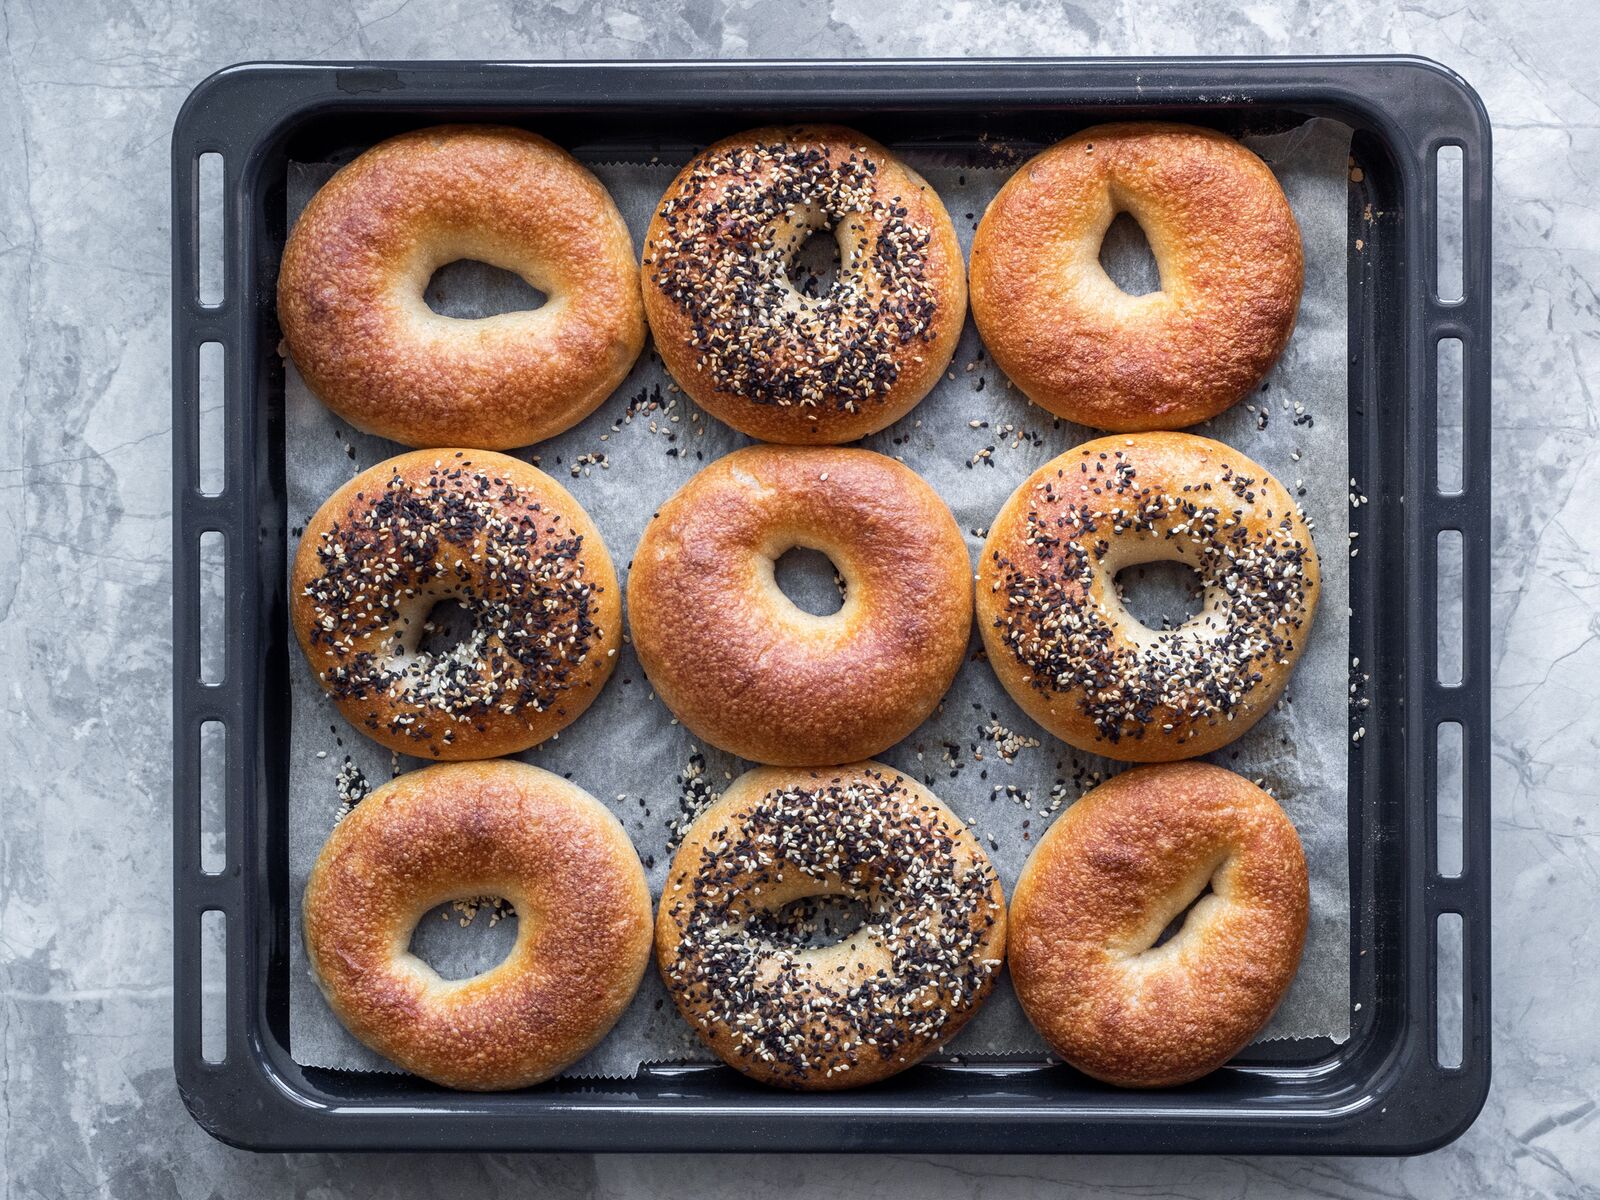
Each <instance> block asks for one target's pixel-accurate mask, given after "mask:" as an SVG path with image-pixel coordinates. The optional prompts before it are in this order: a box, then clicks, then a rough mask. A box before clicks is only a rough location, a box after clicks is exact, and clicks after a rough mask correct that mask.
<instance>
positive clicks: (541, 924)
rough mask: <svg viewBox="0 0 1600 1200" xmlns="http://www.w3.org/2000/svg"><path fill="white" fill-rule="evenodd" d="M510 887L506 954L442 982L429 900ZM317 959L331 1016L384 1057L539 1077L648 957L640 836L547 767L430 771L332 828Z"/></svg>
mask: <svg viewBox="0 0 1600 1200" xmlns="http://www.w3.org/2000/svg"><path fill="white" fill-rule="evenodd" d="M480 895H494V896H502V897H504V898H505V899H507V900H509V901H510V902H511V904H512V905H513V907H514V908H515V910H516V913H517V917H518V923H517V940H516V944H515V945H514V946H513V947H512V949H511V953H510V954H509V955H508V956H507V957H506V959H505V961H504V962H502V963H500V964H499V965H498V966H495V967H492V968H490V969H489V970H487V971H485V972H483V973H482V974H481V975H476V976H474V977H472V978H471V979H461V980H447V979H442V978H440V976H439V975H438V974H437V973H436V972H435V971H434V970H433V968H432V967H430V966H428V964H427V963H425V962H423V961H422V960H421V959H420V958H417V957H416V956H415V955H413V954H412V953H410V952H409V951H408V950H407V948H406V947H407V943H408V942H409V940H410V937H411V933H412V930H414V929H415V928H416V925H417V922H418V920H420V919H421V917H422V915H423V914H424V913H426V912H427V911H428V910H429V909H431V908H433V907H434V906H436V905H439V904H443V903H445V902H447V901H450V900H457V899H465V898H470V897H475V896H480ZM301 911H302V920H303V924H304V930H305V942H306V954H307V956H308V957H309V959H310V961H311V968H312V973H313V974H314V976H315V977H316V980H317V983H318V985H319V986H320V987H321V989H322V992H323V994H324V995H325V996H326V997H327V1000H328V1004H329V1006H330V1007H331V1008H332V1009H333V1011H334V1014H335V1015H336V1016H337V1017H338V1018H339V1020H340V1021H342V1022H343V1023H344V1025H345V1027H346V1028H347V1029H349V1030H350V1032H351V1033H352V1034H354V1035H355V1036H356V1037H357V1038H359V1039H360V1040H361V1041H362V1042H364V1043H365V1044H366V1045H368V1046H370V1047H371V1048H372V1049H374V1050H376V1051H377V1052H378V1053H379V1054H382V1055H383V1056H384V1057H385V1058H388V1059H391V1060H392V1061H394V1062H395V1063H398V1064H399V1065H400V1066H402V1067H404V1068H405V1069H406V1070H408V1071H411V1072H413V1073H415V1074H417V1075H421V1076H422V1077H423V1078H425V1079H430V1080H432V1081H433V1082H435V1083H439V1084H443V1085H444V1086H446V1087H453V1088H464V1089H468V1090H472V1091H491V1090H500V1089H505V1088H517V1087H526V1086H528V1085H530V1084H534V1083H538V1082H540V1081H541V1080H545V1079H549V1078H550V1077H551V1076H553V1075H556V1074H559V1073H560V1072H561V1071H563V1070H565V1069H566V1068H567V1067H568V1066H570V1065H571V1064H572V1063H574V1062H576V1061H577V1060H578V1059H580V1058H582V1057H583V1056H584V1055H585V1054H586V1053H588V1052H589V1050H590V1049H591V1048H593V1047H594V1045H595V1044H596V1043H598V1042H599V1041H600V1039H601V1038H602V1037H604V1036H605V1034H606V1032H607V1031H608V1030H609V1029H610V1028H611V1027H612V1025H614V1024H615V1023H616V1020H617V1018H618V1017H620V1016H621V1015H622V1012H623V1010H624V1009H626V1008H627V1007H628V1002H629V1001H630V1000H632V999H633V995H634V992H636V991H637V990H638V987H639V982H640V980H641V979H642V978H643V977H644V970H645V967H646V965H647V964H648V963H649V961H650V924H651V922H650V890H649V887H648V886H647V885H646V883H645V877H644V868H643V867H642V866H641V865H640V863H639V856H638V854H637V853H635V851H634V848H633V844H632V843H631V842H630V841H629V840H628V835H627V834H626V833H625V832H623V829H622V826H621V825H620V824H619V823H618V821H617V819H616V818H615V817H614V816H612V815H611V814H610V813H609V812H608V811H606V809H605V807H604V806H603V805H601V804H600V802H599V801H598V800H596V799H595V798H594V797H593V796H591V795H589V794H588V793H587V792H585V791H584V790H583V789H582V788H579V787H577V786H575V785H573V784H571V783H568V782H567V781H565V780H564V779H562V778H560V777H559V776H556V775H552V774H550V772H548V771H541V770H539V769H538V768H537V767H530V766H526V765H524V764H522V763H515V762H474V763H453V764H449V765H441V766H432V767H426V768H424V769H422V770H420V771H412V772H410V773H409V774H406V775H402V776H400V777H399V778H398V779H395V780H393V781H391V782H390V783H387V784H385V785H384V786H383V787H381V788H379V789H377V790H376V791H375V792H373V793H372V794H371V795H370V796H368V797H367V798H366V799H364V800H362V801H361V803H359V804H358V805H356V807H355V808H354V809H352V810H351V811H350V813H349V815H348V816H346V817H345V818H344V820H342V821H340V822H339V824H338V825H336V826H335V827H334V830H333V833H332V835H331V836H330V837H329V838H328V841H327V844H326V845H325V846H324V847H323V848H322V853H321V854H320V855H319V856H318V858H317V862H316V865H315V866H314V867H313V868H312V871H311V877H310V879H309V881H308V882H307V883H306V891H305V900H304V903H303V906H302V910H301Z"/></svg>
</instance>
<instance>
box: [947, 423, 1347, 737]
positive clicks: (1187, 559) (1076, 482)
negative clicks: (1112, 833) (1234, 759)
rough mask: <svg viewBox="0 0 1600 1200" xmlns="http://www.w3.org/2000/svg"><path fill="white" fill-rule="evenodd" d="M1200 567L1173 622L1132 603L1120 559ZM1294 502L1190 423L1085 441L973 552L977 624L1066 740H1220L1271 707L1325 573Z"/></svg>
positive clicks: (1040, 478)
mask: <svg viewBox="0 0 1600 1200" xmlns="http://www.w3.org/2000/svg"><path fill="white" fill-rule="evenodd" d="M1163 559H1170V560H1176V561H1178V562H1181V563H1185V564H1187V565H1188V566H1190V567H1192V568H1193V569H1194V570H1195V572H1196V573H1197V574H1198V575H1199V577H1200V583H1201V585H1202V587H1203V588H1204V590H1205V599H1204V601H1203V604H1202V607H1201V611H1200V613H1199V615H1198V616H1196V617H1194V618H1193V619H1191V620H1189V621H1187V622H1186V623H1184V624H1182V625H1180V626H1178V627H1177V628H1176V629H1162V630H1156V629H1150V628H1148V627H1146V626H1145V625H1143V624H1141V623H1140V622H1139V621H1138V620H1136V619H1135V618H1134V617H1133V616H1132V615H1130V614H1129V613H1128V611H1127V609H1126V608H1125V607H1124V606H1123V603H1122V599H1121V597H1120V596H1119V595H1118V593H1117V588H1116V584H1115V579H1116V574H1117V572H1118V571H1119V570H1121V569H1122V568H1123V567H1127V566H1133V565H1136V564H1139V563H1145V562H1153V561H1158V560H1163ZM1320 578H1321V577H1320V574H1319V570H1318V562H1317V551H1316V547H1315V546H1314V545H1313V543H1312V540H1311V531H1310V529H1309V527H1308V526H1307V524H1306V521H1305V518H1304V516H1303V515H1302V513H1301V512H1300V508H1299V506H1298V505H1297V504H1296V503H1295V502H1294V500H1293V499H1292V498H1291V497H1290V495H1289V493H1288V492H1287V491H1285V490H1284V488H1283V486H1282V485H1281V484H1280V483H1279V482H1278V481H1277V480H1276V479H1274V478H1272V476H1271V475H1269V474H1268V473H1267V471H1266V470H1265V469H1264V468H1263V467H1261V466H1260V465H1258V464H1257V463H1254V462H1252V461H1251V460H1250V459H1249V458H1247V457H1245V456H1244V455H1243V454H1240V453H1239V452H1238V451H1237V450H1234V449H1233V448H1231V447H1229V446H1225V445H1223V444H1222V443H1221V442H1214V441H1211V440H1209V439H1207V438H1201V437H1195V436H1193V435H1192V434H1186V433H1144V434H1131V435H1128V436H1124V437H1108V438H1100V439H1098V440H1096V441H1091V442H1085V443H1084V444H1083V445H1081V446H1078V447H1076V448H1075V449H1072V450H1069V451H1067V452H1066V453H1065V454H1063V455H1061V456H1059V457H1058V458H1055V459H1053V460H1051V461H1050V462H1048V463H1046V464H1045V465H1044V466H1043V467H1041V468H1040V469H1039V470H1037V471H1035V472H1034V473H1033V475H1031V476H1030V477H1029V478H1028V479H1027V480H1026V481H1025V482H1024V483H1023V484H1022V486H1021V487H1019V488H1018V489H1017V490H1016V491H1015V492H1014V493H1012V496H1011V498H1010V499H1009V500H1007V501H1006V504H1005V507H1004V508H1002V509H1001V510H1000V515H999V516H998V517H996V518H995V521H994V524H993V525H992V526H991V527H990V530H989V536H988V539H987V540H986V541H985V542H984V547H983V554H982V557H981V558H980V559H979V563H978V599H977V608H978V628H979V629H980V630H981V631H982V634H983V641H984V646H985V648H986V650H987V652H988V659H989V664H990V666H992V667H993V668H994V672H995V674H996V675H997V676H998V677H999V679H1000V682H1001V683H1002V684H1004V685H1005V688H1006V691H1008V692H1010V693H1011V696H1012V698H1013V699H1014V700H1016V702H1017V703H1018V704H1019V705H1021V706H1022V708H1023V709H1024V710H1025V711H1026V712H1027V713H1028V715H1029V716H1031V717H1032V718H1033V719H1034V720H1035V721H1038V722H1039V724H1041V725H1043V726H1044V727H1045V728H1046V729H1048V730H1049V731H1050V732H1051V733H1053V734H1055V735H1056V736H1057V737H1059V738H1061V739H1062V740H1063V741H1065V742H1068V743H1070V744H1072V745H1073V746H1076V747H1078V749H1080V750H1087V751H1090V752H1092V753H1095V754H1104V755H1107V756H1109V757H1111V758H1120V759H1124V760H1126V761H1130V762H1165V761H1169V760H1171V759H1178V758H1192V757H1195V756H1197V755H1201V754H1208V753H1210V752H1211V751H1213V750H1215V749H1217V748H1218V747H1220V746H1225V745H1227V744H1228V743H1229V742H1231V741H1233V740H1234V739H1235V738H1237V737H1238V736H1240V735H1241V734H1242V733H1244V732H1245V730H1247V729H1249V728H1250V727H1251V726H1252V725H1254V724H1255V723H1256V721H1258V720H1260V719H1261V717H1262V716H1263V715H1264V714H1266V713H1267V712H1268V711H1269V710H1270V709H1271V707H1272V705H1273V703H1274V702H1275V701H1276V700H1277V699H1278V697H1279V696H1280V695H1281V694H1282V693H1283V689H1284V686H1285V685H1286V684H1287V683H1288V681H1289V676H1290V674H1291V673H1292V672H1293V670H1294V665H1295V663H1296V662H1297V661H1298V660H1299V658H1300V655H1301V653H1302V651H1304V649H1305V645H1306V639H1307V638H1308V637H1309V636H1310V633H1311V620H1312V616H1313V614H1314V613H1315V611H1316V603H1317V596H1318V591H1319V586H1320Z"/></svg>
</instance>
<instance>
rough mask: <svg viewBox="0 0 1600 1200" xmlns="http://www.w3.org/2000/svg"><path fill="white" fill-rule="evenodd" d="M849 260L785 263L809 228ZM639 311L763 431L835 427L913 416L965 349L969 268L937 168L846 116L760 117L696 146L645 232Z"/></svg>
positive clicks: (821, 434) (843, 431) (803, 432)
mask: <svg viewBox="0 0 1600 1200" xmlns="http://www.w3.org/2000/svg"><path fill="white" fill-rule="evenodd" d="M815 232H823V233H831V234H832V235H833V236H834V237H835V238H837V239H838V242H839V250H840V266H839V271H838V277H837V279H836V281H835V282H834V284H833V286H832V287H831V288H830V289H829V290H828V291H827V292H825V293H823V294H821V295H813V294H802V293H801V291H800V290H798V289H797V288H796V286H795V284H794V281H793V280H792V279H791V275H792V273H793V272H794V269H795V259H796V255H797V254H798V253H799V251H800V248H801V246H802V245H803V244H804V243H805V241H806V239H807V237H808V236H810V235H811V234H812V233H815ZM643 281H644V303H645V312H646V314H647V315H648V317H649V321H650V331H651V333H652V334H653V335H654V338H655V344H656V349H657V350H658V351H659V352H660V354H661V358H662V361H663V362H664V363H665V364H666V366H667V370H669V371H670V372H672V377H673V378H674V379H676V380H677V381H678V384H679V386H681V387H682V388H683V389H684V390H685V391H686V392H688V393H689V395H690V396H691V397H692V398H693V399H694V401H695V402H696V403H697V404H699V405H700V406H701V407H702V408H704V409H705V410H706V411H707V412H709V413H711V414H712V415H713V416H715V417H717V418H719V419H720V420H723V421H725V422H727V423H728V424H729V425H732V426H733V427H734V428H735V429H737V430H739V431H740V432H741V433H747V434H749V435H750V436H751V437H755V438H759V439H761V440H762V441H766V442H789V443H807V444H817V443H837V442H849V441H854V440H855V439H857V438H860V437H865V436H866V435H867V434H869V433H874V432H876V431H877V430H879V429H882V428H883V427H884V426H886V425H889V424H891V423H892V422H894V421H897V420H899V419H900V417H902V416H904V415H905V414H906V413H907V412H908V411H910V409H911V408H912V406H913V405H915V404H916V403H917V402H918V401H919V400H921V399H922V398H923V397H924V396H925V395H927V394H928V391H929V390H930V389H931V388H932V387H933V385H934V384H935V383H936V382H937V381H938V379H939V376H940V374H941V373H943V371H944V369H945V367H946V366H947V365H949V362H950V356H951V355H953V354H954V353H955V348H956V340H957V339H958V338H959V337H960V336H961V325H962V321H963V320H964V319H965V317H966V311H967V283H966V272H965V266H964V264H963V262H962V258H961V246H960V243H959V242H957V240H956V233H955V227H954V226H953V225H951V223H950V215H949V214H948V213H947V212H945V209H944V205H943V203H941V202H940V200H939V197H938V195H937V194H936V193H935V192H934V190H933V189H932V188H931V187H929V186H928V184H927V182H926V181H925V180H924V179H923V178H922V177H921V176H919V175H918V174H917V173H916V172H915V171H913V170H911V169H910V168H909V167H907V166H906V165H905V164H904V163H902V162H901V161H900V160H899V159H897V158H896V157H895V156H894V155H893V154H891V153H890V152H889V151H888V150H886V149H885V148H884V147H882V146H880V145H879V144H878V143H877V142H874V141H872V140H871V139H870V138H867V137H864V136H862V135H861V134H859V133H857V132H855V131H854V130H852V129H845V128H842V127H839V126H833V125H802V126H785V127H767V128H762V129H753V130H750V131H749V132H747V133H741V134H738V135H737V136H735V137H730V138H726V139H724V140H723V141H720V142H718V143H717V144H716V145H714V146H712V147H711V148H710V149H708V150H706V151H704V152H703V153H701V154H699V155H697V156H696V157H695V158H694V160H693V161H692V162H690V163H689V165H688V166H686V167H685V168H684V169H683V171H682V172H681V173H680V174H679V175H678V178H677V179H676V180H674V181H673V184H672V186H671V187H670V188H669V189H668V190H667V194H666V197H665V198H664V199H663V200H662V203H661V207H660V209H659V210H658V211H657V213H656V215H655V218H654V219H653V220H652V221H651V222H650V229H649V231H648V232H647V234H646V235H645V247H644V256H643Z"/></svg>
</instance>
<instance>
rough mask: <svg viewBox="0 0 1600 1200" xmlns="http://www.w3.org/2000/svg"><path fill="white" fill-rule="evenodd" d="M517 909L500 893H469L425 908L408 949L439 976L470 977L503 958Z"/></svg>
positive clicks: (513, 932)
mask: <svg viewBox="0 0 1600 1200" xmlns="http://www.w3.org/2000/svg"><path fill="white" fill-rule="evenodd" d="M516 941H517V912H516V909H514V908H512V907H511V902H510V901H508V900H506V899H505V898H503V897H500V896H470V897H463V898H461V899H459V900H449V901H446V902H445V903H444V904H441V905H439V906H438V907H436V908H431V909H429V910H428V911H427V912H426V913H424V914H423V915H422V919H421V920H420V921H418V922H417V927H416V928H415V929H413V930H412V931H411V945H410V950H411V953H412V954H414V955H416V956H417V957H418V958H420V959H421V960H422V961H423V962H425V963H427V964H428V965H429V966H430V967H432V968H433V969H434V971H435V972H436V973H437V974H438V975H439V978H441V979H471V978H472V977H473V976H475V975H482V974H483V973H484V972H485V971H492V970H494V968H495V967H498V966H499V965H500V964H501V963H502V962H504V961H505V960H506V956H507V955H509V954H510V953H511V947H512V946H513V945H515V944H516Z"/></svg>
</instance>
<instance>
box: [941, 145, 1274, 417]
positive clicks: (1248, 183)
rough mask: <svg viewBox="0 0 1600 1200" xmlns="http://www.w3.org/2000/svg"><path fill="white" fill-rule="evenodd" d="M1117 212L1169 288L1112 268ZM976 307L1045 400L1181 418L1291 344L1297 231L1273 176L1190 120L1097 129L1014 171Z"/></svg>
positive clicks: (1234, 389)
mask: <svg viewBox="0 0 1600 1200" xmlns="http://www.w3.org/2000/svg"><path fill="white" fill-rule="evenodd" d="M1118 212H1128V213H1130V214H1131V215H1132V216H1133V217H1134V218H1135V219H1136V220H1137V221H1138V222H1139V224H1140V226H1141V228H1143V230H1144V233H1145V236H1146V238H1147V239H1148V241H1149V243H1150V248H1151V251H1152V252H1153V253H1154V255H1155V258H1156V262H1157V264H1158V266H1159V267H1160V270H1161V285H1162V286H1161V290H1160V291H1159V292H1152V293H1151V294H1149V295H1146V296H1130V295H1128V294H1126V293H1125V292H1123V291H1122V290H1121V289H1120V288H1118V287H1117V285H1116V284H1115V283H1113V282H1112V281H1111V280H1110V279H1109V278H1108V277H1107V276H1106V273H1105V271H1104V269H1103V268H1102V267H1101V266H1100V262H1099V255H1100V245H1101V242H1102V240H1103V239H1104V236H1105V231H1106V229H1107V228H1108V227H1109V226H1110V224H1111V221H1112V220H1113V218H1114V217H1115V216H1116V214H1117V213H1118ZM971 271H972V315H973V317H974V319H975V320H976V321H977V323H978V330H979V332H980V333H981V334H982V335H983V341H984V345H985V346H987V347H988V349H989V352H990V353H991V354H993V355H994V359H995V362H996V363H998V364H999V366H1000V368H1001V370H1003V371H1005V373H1006V374H1007V375H1008V376H1009V377H1010V378H1011V379H1012V381H1013V382H1015V383H1016V385H1017V386H1018V387H1019V388H1021V389H1022V390H1023V392H1024V393H1026V394H1027V396H1028V398H1029V399H1031V400H1032V401H1034V403H1036V404H1039V405H1041V406H1043V407H1044V408H1046V409H1049V410H1050V411H1051V412H1053V413H1055V414H1056V415H1057V416H1061V417H1066V418H1068V419H1069V420H1072V421H1077V422H1080V423H1081V424H1084V425H1088V426H1091V427H1093V428H1097V429H1111V430H1119V431H1133V430H1146V429H1175V428H1179V427H1181V426H1184V425H1193V424H1195V423H1196V422H1198V421H1203V420H1206V419H1207V418H1208V417H1214V416H1216V415H1217V414H1218V413H1220V412H1222V411H1223V410H1225V409H1226V408H1228V407H1229V406H1230V405H1232V404H1233V403H1234V402H1236V401H1237V400H1239V399H1240V398H1242V397H1243V396H1244V395H1245V394H1246V393H1248V392H1249V391H1250V390H1251V389H1252V388H1254V387H1255V386H1256V385H1257V384H1258V383H1260V381H1261V379H1262V377H1263V376H1265V375H1266V373H1267V371H1268V370H1269V369H1270V368H1271V367H1272V364H1273V363H1274V362H1276V361H1277V359H1278V356H1279V355H1280V354H1281V353H1282V352H1283V348H1284V346H1285V345H1287V344H1288V341H1289V335H1290V333H1291V332H1292V331H1293V329H1294V321H1295V315H1296V313H1297V312H1298V310H1299V306H1300V291H1301V286H1302V283H1303V279H1304V258H1303V251H1302V249H1301V244H1300V228H1299V226H1298V225H1297V224H1296V222H1295V219H1294V213H1293V212H1292V211H1290V208H1289V202H1288V200H1287V199H1286V198H1285V197H1284V194H1283V189H1282V187H1280V186H1279V184H1278V181H1277V179H1276V177H1274V175H1273V174H1272V171H1271V169H1270V168H1268V167H1267V165H1266V164H1265V163H1263V162H1262V161H1261V160H1260V159H1259V158H1257V157H1256V156H1255V155H1254V154H1252V153H1251V152H1250V151H1249V150H1247V149H1245V148H1244V147H1243V146H1241V145H1240V144H1239V143H1238V142H1236V141H1234V140H1233V139H1232V138H1229V137H1226V136H1224V135H1223V134H1220V133H1217V132H1216V131H1215V130H1210V129H1201V128H1197V127H1194V126H1189V125H1167V124H1155V123H1150V124H1118V125H1099V126H1096V127H1094V128H1092V129H1086V130H1084V131H1083V132H1082V133H1078V134H1075V135H1074V136H1072V137H1070V138H1067V139H1066V140H1065V141H1063V142H1058V143H1057V144H1056V145H1054V146H1052V147H1050V148H1049V149H1048V150H1046V151H1044V152H1043V153H1042V154H1039V155H1038V156H1036V157H1035V158H1033V159H1030V160H1029V161H1028V162H1027V163H1025V164H1023V166H1022V168H1021V169H1020V170H1018V171H1017V173H1016V174H1015V175H1013V176H1012V177H1011V179H1010V180H1008V181H1007V182H1006V185H1005V186H1004V187H1003V188H1001V189H1000V193H999V194H998V195H997V196H996V197H995V198H994V200H993V201H992V202H991V203H990V204H989V208H988V210H987V211H986V212H985V213H984V215H983V219H982V221H981V222H979V225H978V230H977V233H976V234H975V235H974V238H973V243H972V266H971Z"/></svg>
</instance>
